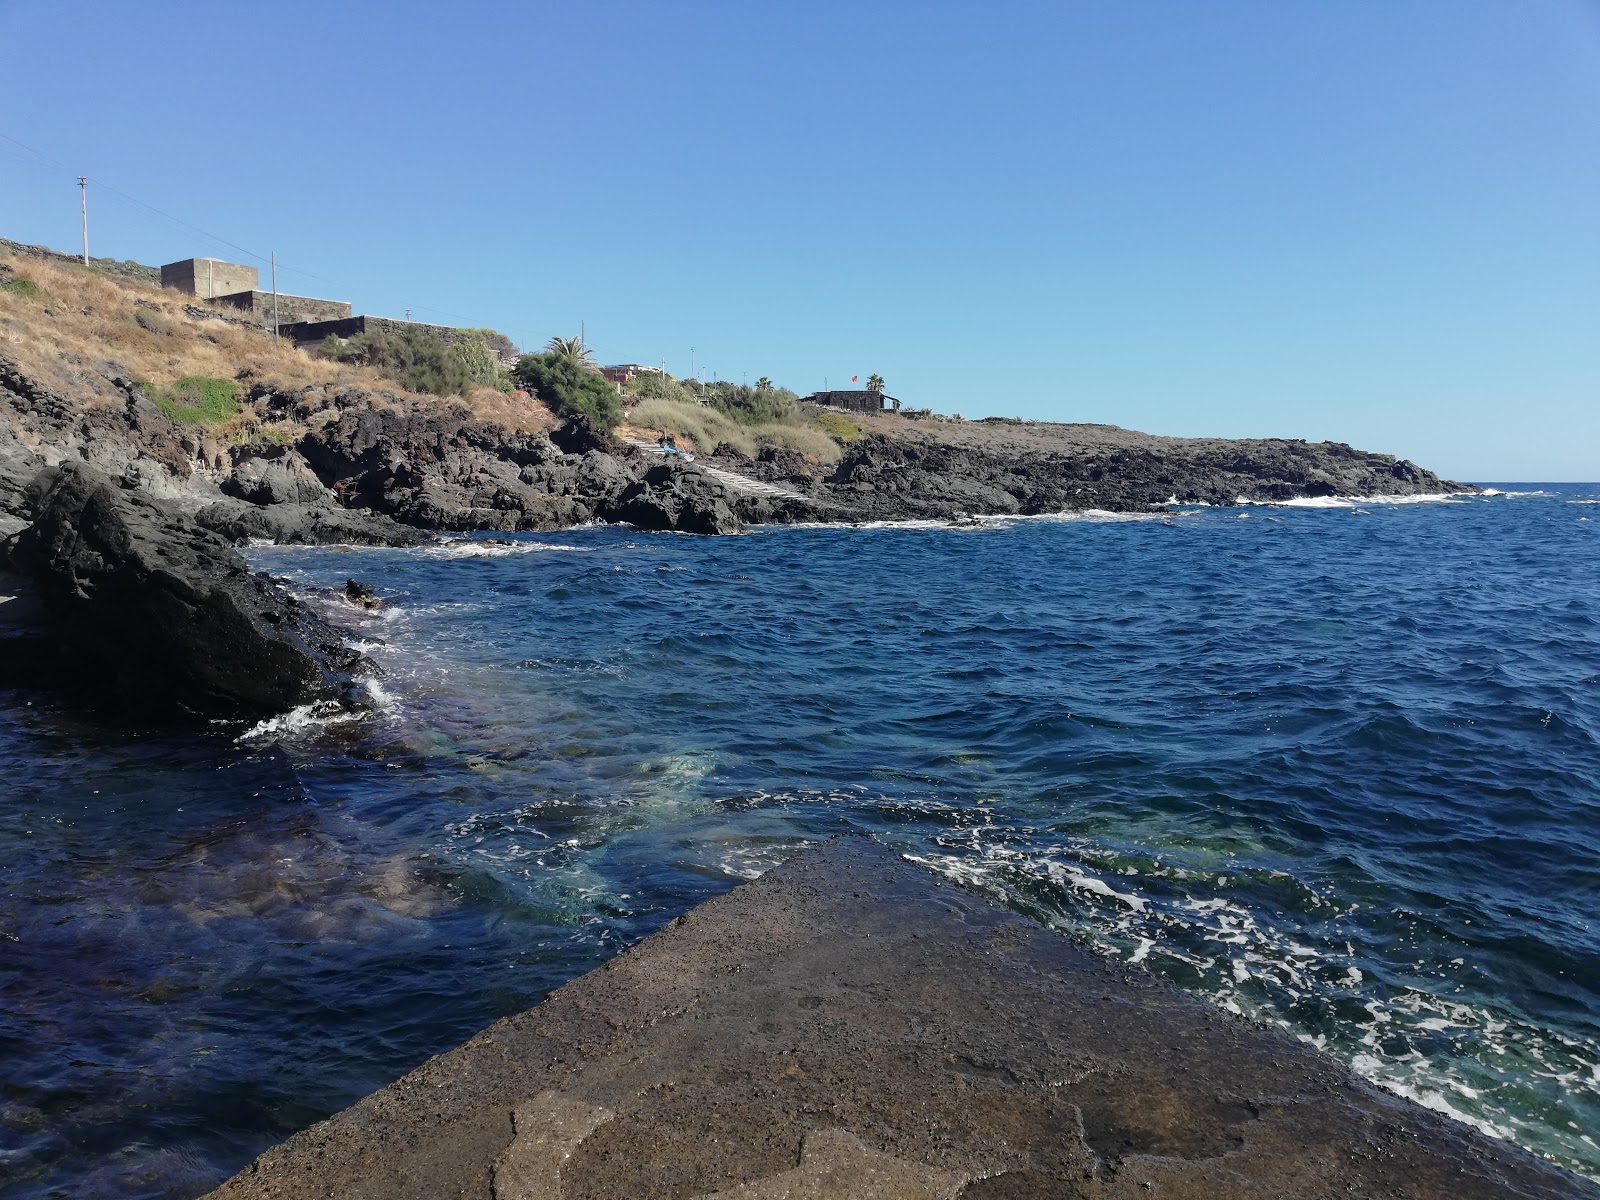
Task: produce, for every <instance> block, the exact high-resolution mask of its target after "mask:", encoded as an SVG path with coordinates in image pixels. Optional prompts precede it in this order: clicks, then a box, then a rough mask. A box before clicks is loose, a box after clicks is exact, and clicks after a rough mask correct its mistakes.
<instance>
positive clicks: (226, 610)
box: [9, 463, 364, 720]
mask: <svg viewBox="0 0 1600 1200" xmlns="http://www.w3.org/2000/svg"><path fill="white" fill-rule="evenodd" d="M29 509H30V510H31V515H32V518H33V523H32V525H31V526H29V527H28V528H27V529H26V530H24V531H23V532H22V533H20V534H18V535H16V537H15V538H14V539H12V541H11V542H10V543H9V559H10V565H11V567H12V569H13V570H15V571H16V572H17V573H18V574H19V575H20V576H22V577H23V579H24V580H25V581H26V582H27V584H28V585H30V586H31V588H32V589H33V590H34V591H35V592H36V594H37V596H38V599H39V601H40V607H41V609H42V612H43V615H44V618H45V622H46V625H47V628H48V633H49V637H50V639H51V641H52V643H53V646H54V651H55V656H56V659H57V662H58V667H59V670H58V671H57V672H56V675H57V677H58V680H57V681H58V682H59V683H60V684H61V685H62V686H64V687H66V688H68V689H69V690H71V691H74V692H76V693H79V694H81V695H82V696H83V697H85V698H86V699H89V700H91V701H92V702H93V703H95V704H96V705H99V706H105V707H114V708H120V709H123V710H126V711H129V712H133V713H137V714H139V715H140V716H141V717H144V718H162V717H181V718H188V719H240V720H242V719H253V718H260V717H267V716H272V715H275V714H277V713H281V712H284V711H286V710H288V709H290V708H293V707H295V706H297V705H301V704H307V703H311V702H314V701H352V700H354V699H355V696H356V692H357V690H358V688H357V684H356V681H355V678H354V675H353V672H354V671H355V670H356V669H357V668H358V667H361V666H363V665H364V660H363V659H362V658H361V656H360V655H359V654H357V653H356V652H355V651H353V650H351V649H349V648H348V647H347V646H346V645H345V644H344V642H343V640H342V639H341V637H340V636H339V634H338V633H337V632H336V631H335V630H334V629H332V628H331V627H330V626H329V625H327V624H326V623H325V622H324V621H322V620H321V619H320V618H318V617H317V616H315V615H314V614H313V613H311V612H310V611H309V610H308V609H306V607H305V606H304V605H303V604H301V603H300V602H299V601H298V600H296V599H295V598H294V597H292V596H289V595H288V594H287V593H285V592H283V591H282V590H281V589H279V588H277V587H275V586H274V585H272V584H271V583H270V582H269V581H267V580H266V579H265V578H263V577H261V576H257V575H252V574H251V573H250V569H249V567H248V565H247V564H246V563H245V561H244V559H243V558H242V557H240V555H239V553H238V552H237V551H236V550H234V549H233V547H232V546H231V545H230V544H229V543H228V542H227V541H226V540H225V539H223V538H222V537H220V536H218V535H217V534H215V533H213V532H211V531H209V530H207V529H205V528H202V527H201V526H200V525H198V524H197V523H196V522H195V521H193V520H192V519H191V518H190V517H188V516H186V515H185V514H184V513H183V512H181V511H179V510H178V509H175V508H173V507H171V506H170V505H164V504H162V503H160V502H158V501H156V500H153V499H152V498H150V497H149V496H147V495H145V494H142V493H141V492H138V491H136V490H133V489H130V488H128V487H125V486H119V485H118V484H117V483H115V482H113V481H112V480H111V479H109V478H107V477H106V476H105V475H103V474H101V473H99V472H97V471H95V470H93V469H92V468H89V467H87V466H84V465H82V464H78V463H68V464H64V465H62V466H59V467H49V468H46V469H45V470H44V471H43V472H41V473H40V474H39V475H38V477H37V478H36V479H35V480H34V481H33V483H32V484H31V485H30V487H29Z"/></svg>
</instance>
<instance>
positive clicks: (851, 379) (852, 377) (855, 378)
mask: <svg viewBox="0 0 1600 1200" xmlns="http://www.w3.org/2000/svg"><path fill="white" fill-rule="evenodd" d="M860 378H861V376H859V375H852V376H850V382H851V383H854V382H855V381H856V380H858V379H860Z"/></svg>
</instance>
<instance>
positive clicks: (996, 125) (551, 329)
mask: <svg viewBox="0 0 1600 1200" xmlns="http://www.w3.org/2000/svg"><path fill="white" fill-rule="evenodd" d="M0 47H3V54H4V58H5V63H6V81H5V84H4V86H3V94H4V101H3V104H0V133H3V134H6V135H8V136H10V137H12V138H16V139H18V140H20V141H22V142H24V143H26V144H27V145H28V146H30V147H33V148H34V149H35V150H37V151H40V152H42V153H43V154H44V155H45V156H47V157H48V158H50V159H53V160H55V161H56V162H57V163H59V164H61V165H60V166H59V167H58V166H51V165H48V164H46V163H44V162H42V161H41V160H40V159H39V158H38V157H37V156H35V155H33V154H30V153H27V152H24V151H22V150H19V149H18V148H17V147H16V146H15V145H13V144H11V143H9V142H4V141H0V235H3V236H9V237H12V238H16V239H20V240H24V241H30V242H42V243H45V244H48V245H52V246H57V247H62V248H66V249H72V248H74V247H75V246H76V244H77V242H78V196H77V187H76V183H75V181H74V179H73V176H74V175H76V174H79V173H83V174H87V175H89V176H90V177H92V179H94V180H96V181H100V182H103V183H104V184H105V185H107V186H109V187H113V188H117V189H120V190H121V191H122V192H124V193H126V194H127V195H129V196H132V197H136V198H138V199H139V200H140V201H143V202H144V203H146V204H149V205H152V206H154V207H155V208H156V209H159V210H161V211H162V212H164V213H168V214H172V215H173V216H176V217H179V218H181V219H183V220H184V221H187V222H189V223H191V224H193V225H195V226H198V227H200V228H202V229H205V230H207V231H210V232H212V233H216V234H219V235H221V236H222V237H224V238H226V239H227V240H229V241H231V242H234V243H236V244H237V245H238V246H242V247H245V248H246V249H248V250H251V251H255V252H258V253H261V254H266V253H267V252H268V251H269V250H271V249H276V250H277V252H278V254H279V255H280V257H281V259H282V261H283V262H284V263H285V264H286V266H287V267H289V268H293V270H285V271H284V272H283V273H282V274H281V276H280V281H279V282H280V286H281V287H282V288H283V290H285V291H291V292H301V293H305V294H311V295H326V296H332V297H334V298H337V299H348V300H351V301H354V302H355V304H356V307H357V310H358V311H369V312H376V313H384V314H390V315H396V316H398V315H400V314H401V313H402V312H403V310H404V309H405V308H407V307H411V308H412V309H413V310H414V314H415V316H416V317H417V318H419V319H427V320H437V321H440V322H442V323H447V324H450V323H454V324H465V323H471V324H485V325H494V326H497V327H500V328H502V329H504V330H506V332H508V333H510V334H511V335H512V336H513V337H514V338H516V339H517V340H518V342H519V344H521V345H524V346H536V345H538V344H539V343H542V341H543V340H544V339H546V338H548V337H549V336H550V335H551V334H556V333H563V334H564V333H572V332H576V331H577V329H578V328H579V323H580V322H583V323H585V325H586V328H587V332H588V336H589V340H590V342H591V343H592V344H594V345H595V346H596V347H597V349H598V351H599V353H600V355H601V356H602V357H603V358H604V359H605V360H606V361H613V362H614V361H643V362H659V361H660V360H661V359H662V358H663V357H664V358H665V359H666V360H667V365H668V367H669V369H671V370H673V371H674V372H676V373H679V374H686V373H687V372H688V370H689V364H690V357H689V352H690V347H691V346H693V347H696V348H697V359H698V363H699V365H701V366H703V367H705V368H707V369H708V372H709V373H713V374H715V375H718V376H720V377H722V378H725V379H735V380H737V379H740V378H741V377H744V376H745V375H746V374H747V375H748V377H749V378H750V379H751V380H754V379H755V378H756V377H757V376H758V375H762V374H767V375H771V376H772V377H773V378H774V379H776V380H777V381H778V382H780V383H782V384H785V385H787V386H789V387H793V388H795V389H796V390H798V391H801V392H807V391H811V390H813V389H815V388H820V387H821V386H822V384H823V380H824V378H826V379H827V380H828V381H829V382H830V383H832V384H833V385H834V386H839V385H841V384H845V383H846V381H847V380H848V379H849V377H850V376H851V375H860V376H862V377H863V378H865V377H866V375H867V374H868V373H869V372H872V371H878V372H881V373H882V374H883V375H884V376H885V377H886V378H887V379H888V381H889V384H890V391H891V392H892V393H893V394H894V395H897V396H901V397H904V398H905V399H906V400H907V401H908V402H910V403H912V404H918V405H922V404H929V405H932V406H933V407H934V408H935V409H936V410H938V411H941V412H961V413H964V414H966V415H968V416H979V415H986V414H1019V415H1025V416H1032V417H1041V418H1049V419H1057V420H1084V421H1106V422H1111V423H1114V424H1118V425H1124V426H1128V427H1130V428H1136V429H1145V430H1150V431H1152V432H1159V433H1172V434H1219V435H1284V436H1291V437H1306V438H1311V439H1321V438H1332V439H1336V440H1341V441H1348V442H1351V443H1353V444H1355V445H1358V446H1362V447H1366V448H1371V449H1382V450H1389V451H1392V452H1395V453H1398V454H1403V455H1406V456H1408V457H1411V458H1413V459H1415V460H1417V461H1419V462H1421V463H1423V464H1424V465H1427V466H1430V467H1433V468H1435V469H1437V470H1440V471H1442V472H1445V473H1448V474H1452V475H1455V476H1457V477H1460V478H1466V479H1480V480H1483V479H1539V480H1544V479H1551V480H1560V479H1564V480H1572V479H1582V480H1595V479H1597V478H1600V0H1515V2H1513V0H1499V2H1493V3H1491V2H1487V0H1436V2H1420V0H1419V2H1415V3H1405V2H1397V0H1365V2H1363V0H1340V2H1339V3H1321V4H1313V3H1299V2H1293V0H1290V2H1285V0H1260V2H1246V0H1222V2H1218V3H1206V4H1198V3H1194V2H1193V0H1169V2H1157V0H1136V2H1132V3H1105V2H1096V3H1089V2H1084V3H1067V2H1064V0H1058V2H1053V3H991V4H985V5H977V4H942V3H909V2H899V3H887V2H886V3H876V4H873V3H866V4H863V3H860V2H859V0H857V2H851V3H833V2H832V0H823V2H812V3H806V4H788V5H778V4H764V3H750V2H749V0H744V2H741V3H727V4H697V3H683V4H677V3H674V4H662V3H659V2H656V3H606V2H603V0H602V2H593V0H590V2H585V3H563V4H551V3H542V4H512V3H504V4H484V3H472V2H470V0H462V2H458V3H454V4H450V5H440V4H437V3H415V2H409V0H390V2H387V3H353V2H335V3H320V4H307V3H298V2H295V0H280V2H278V3H273V4H270V5H258V4H234V3H216V2H215V0H206V2H204V3H152V4H126V3H120V2H119V3H87V2H78V3H74V2H69V0H48V2H46V0H0ZM63 168H64V169H63ZM90 195H91V250H92V251H93V252H94V253H97V254H111V255H115V256H117V257H127V258H136V259H139V260H142V261H145V262H151V263H160V262H165V261H169V260H172V259H177V258H182V257H188V256H190V255H194V254H211V255H215V256H218V257H224V258H234V257H239V255H238V254H237V252H236V251H234V250H233V249H231V248H230V247H228V246H226V245H222V244H219V243H218V242H215V241H211V240H208V239H207V238H205V237H202V236H201V235H199V234H198V233H195V232H192V231H190V230H188V229H185V228H184V227H183V226H181V225H178V224H175V223H174V222H172V221H170V220H167V219H165V218H164V217H162V216H158V215H156V214H154V213H152V212H151V211H149V210H148V209H145V208H141V207H138V206H137V205H134V204H130V203H128V202H126V201H124V200H122V199H120V198H119V197H117V196H115V195H113V194H111V193H110V192H108V191H107V190H106V189H105V188H104V187H97V186H96V185H95V184H91V193H90Z"/></svg>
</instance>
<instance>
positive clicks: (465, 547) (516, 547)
mask: <svg viewBox="0 0 1600 1200" xmlns="http://www.w3.org/2000/svg"><path fill="white" fill-rule="evenodd" d="M590 549H591V548H590V547H588V546H567V545H563V544H561V543H559V542H513V541H493V542H487V541H477V540H475V539H472V538H459V539H453V540H450V541H445V542H440V543H437V544H435V545H432V546H422V547H420V552H421V554H422V555H423V556H424V557H425V558H505V557H507V556H508V555H512V554H534V553H537V552H539V551H545V550H553V551H562V552H566V553H571V554H582V553H587V552H588V551H589V550H590Z"/></svg>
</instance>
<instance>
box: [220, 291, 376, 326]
mask: <svg viewBox="0 0 1600 1200" xmlns="http://www.w3.org/2000/svg"><path fill="white" fill-rule="evenodd" d="M214 303H216V304H226V305H227V306H228V307H229V308H236V309H238V310H239V311H241V312H245V313H249V314H250V316H251V317H252V318H253V319H254V320H255V321H256V322H257V323H258V324H261V325H264V326H266V327H267V328H269V329H270V328H271V327H272V320H273V302H272V293H271V292H258V291H249V292H236V293H234V294H233V295H231V296H218V297H216V298H215V301H214ZM349 316H350V303H349V301H347V300H318V299H316V298H315V297H312V296H286V295H284V294H283V293H282V292H279V293H278V302H277V319H278V324H279V326H280V327H281V326H284V325H294V324H301V323H307V322H317V323H321V322H325V321H342V320H346V319H348V318H349Z"/></svg>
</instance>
